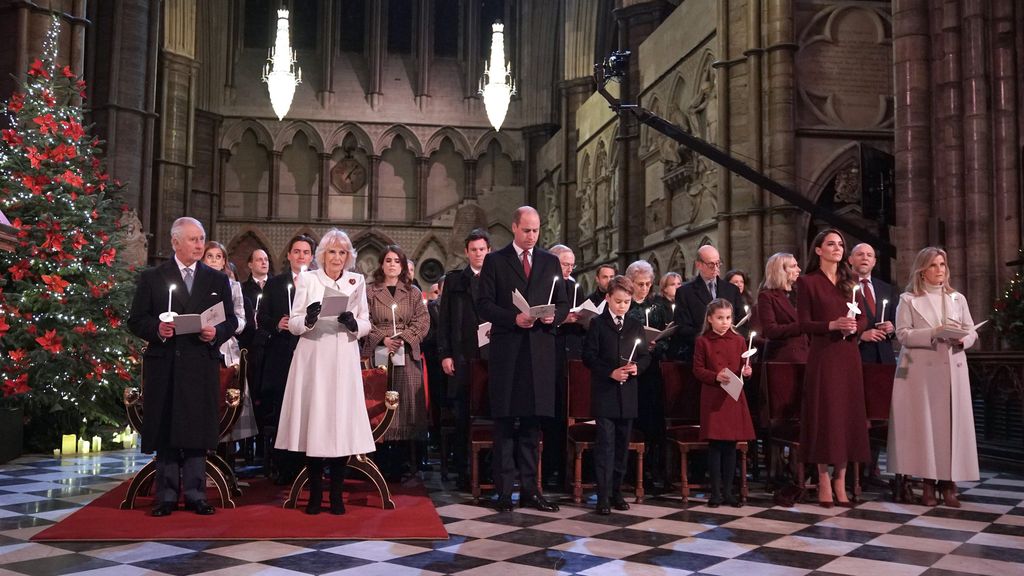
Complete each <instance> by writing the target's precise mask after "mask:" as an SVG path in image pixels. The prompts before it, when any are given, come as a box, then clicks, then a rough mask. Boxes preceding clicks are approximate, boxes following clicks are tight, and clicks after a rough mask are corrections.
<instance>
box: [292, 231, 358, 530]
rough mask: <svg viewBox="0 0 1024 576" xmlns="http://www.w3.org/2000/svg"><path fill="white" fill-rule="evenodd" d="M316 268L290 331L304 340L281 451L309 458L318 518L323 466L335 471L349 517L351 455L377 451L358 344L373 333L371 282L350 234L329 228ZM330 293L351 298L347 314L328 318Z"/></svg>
mask: <svg viewBox="0 0 1024 576" xmlns="http://www.w3.org/2000/svg"><path fill="white" fill-rule="evenodd" d="M316 261H317V263H318V264H319V269H318V270H310V271H307V272H303V273H302V274H300V275H299V277H298V279H297V280H296V281H295V300H294V301H293V302H292V309H291V314H290V317H289V319H288V330H290V331H291V333H292V334H295V335H296V336H300V338H299V342H298V344H297V345H296V347H295V354H294V355H293V356H292V363H291V368H290V369H289V371H288V383H287V385H286V387H285V393H284V402H283V404H282V407H281V420H280V424H279V425H278V429H277V442H276V443H275V447H276V448H278V449H280V450H290V451H292V452H304V453H305V454H306V467H307V469H308V470H309V503H308V504H307V505H306V513H307V514H319V513H320V507H321V503H322V500H323V469H324V461H325V460H326V462H327V463H328V464H329V466H330V472H331V483H330V498H331V513H332V514H344V513H345V504H344V502H343V501H342V493H341V492H342V486H343V482H344V474H345V466H346V463H347V460H348V458H347V457H348V456H352V455H356V454H367V453H369V452H373V451H374V449H375V448H374V442H373V434H372V432H371V429H370V418H369V416H368V415H367V413H366V403H365V400H364V397H363V376H362V370H361V366H360V360H359V338H360V337H362V336H366V335H367V334H368V333H369V332H370V319H369V310H368V308H367V305H366V283H365V282H364V280H363V276H362V275H361V274H357V273H355V272H353V271H352V270H353V268H355V262H356V252H355V250H354V249H353V248H352V241H351V240H349V237H348V235H347V234H345V233H344V232H342V231H340V230H330V231H329V232H327V233H326V234H324V237H323V238H322V239H321V240H320V245H319V246H317V249H316ZM328 288H330V289H331V290H334V291H336V292H340V293H341V294H343V295H345V296H348V298H349V300H348V309H347V311H345V312H342V313H341V314H340V315H338V316H327V317H322V316H321V315H320V310H321V307H322V306H321V302H322V301H323V299H324V293H325V291H326V290H327V289H328Z"/></svg>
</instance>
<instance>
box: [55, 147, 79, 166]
mask: <svg viewBox="0 0 1024 576" xmlns="http://www.w3.org/2000/svg"><path fill="white" fill-rule="evenodd" d="M76 156H78V149H77V148H75V147H74V146H72V145H70V144H58V145H57V146H56V147H55V148H54V149H53V150H50V160H53V161H54V162H64V161H65V160H71V159H73V158H75V157H76Z"/></svg>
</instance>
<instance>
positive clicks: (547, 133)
mask: <svg viewBox="0 0 1024 576" xmlns="http://www.w3.org/2000/svg"><path fill="white" fill-rule="evenodd" d="M557 131H558V125H556V124H535V125H533V126H526V127H524V128H523V129H522V130H521V131H520V133H521V134H522V136H523V145H524V152H525V154H524V155H523V158H524V160H523V163H524V166H523V171H524V174H523V179H524V182H525V184H526V203H527V204H528V205H530V206H534V207H536V208H537V209H538V210H540V209H541V207H540V206H537V202H539V201H540V199H539V198H537V178H538V177H539V176H540V175H539V174H537V153H538V152H540V149H541V148H542V147H543V146H544V144H545V143H546V142H547V141H548V140H550V139H551V136H552V135H553V134H554V133H555V132H557ZM559 208H561V206H560V207H559ZM542 212H543V211H542Z"/></svg>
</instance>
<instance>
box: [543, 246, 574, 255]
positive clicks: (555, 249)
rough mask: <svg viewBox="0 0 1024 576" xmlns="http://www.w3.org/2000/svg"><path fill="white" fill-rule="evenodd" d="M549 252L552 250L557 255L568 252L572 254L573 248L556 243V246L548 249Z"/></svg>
mask: <svg viewBox="0 0 1024 576" xmlns="http://www.w3.org/2000/svg"><path fill="white" fill-rule="evenodd" d="M548 252H551V253H552V254H554V255H555V256H561V255H562V254H567V253H568V254H572V248H569V247H568V246H566V245H565V244H555V245H554V246H552V247H551V248H549V249H548Z"/></svg>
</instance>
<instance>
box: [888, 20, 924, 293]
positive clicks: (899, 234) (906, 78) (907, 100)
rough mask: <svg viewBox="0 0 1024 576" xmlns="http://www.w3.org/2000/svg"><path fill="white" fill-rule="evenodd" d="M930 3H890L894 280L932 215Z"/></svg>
mask: <svg viewBox="0 0 1024 576" xmlns="http://www.w3.org/2000/svg"><path fill="white" fill-rule="evenodd" d="M928 29H929V27H928V0H896V1H895V2H894V3H893V54H894V55H893V63H894V65H895V74H894V77H895V84H894V95H895V100H896V113H895V116H896V119H895V124H896V129H895V138H896V143H895V155H896V191H895V193H896V226H895V238H894V240H895V244H896V250H897V252H896V253H897V260H896V262H897V272H896V274H895V277H896V278H905V277H906V274H907V272H908V268H909V267H910V266H911V264H912V263H913V260H914V255H915V254H916V253H917V251H918V250H920V248H921V247H922V246H926V245H927V244H928V214H930V212H931V190H932V180H931V171H932V163H931V137H932V135H931V94H930V88H931V87H930V83H931V75H930V70H929V56H930V53H931V49H930V46H931V42H930V39H929V37H928Z"/></svg>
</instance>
